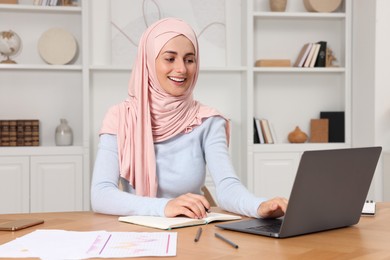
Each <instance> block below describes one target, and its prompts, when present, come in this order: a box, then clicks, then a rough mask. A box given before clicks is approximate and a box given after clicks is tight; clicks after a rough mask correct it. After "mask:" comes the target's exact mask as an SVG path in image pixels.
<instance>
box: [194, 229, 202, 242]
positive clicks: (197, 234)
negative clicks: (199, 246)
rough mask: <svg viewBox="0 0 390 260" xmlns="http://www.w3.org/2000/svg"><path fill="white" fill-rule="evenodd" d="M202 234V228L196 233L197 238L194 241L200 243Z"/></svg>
mask: <svg viewBox="0 0 390 260" xmlns="http://www.w3.org/2000/svg"><path fill="white" fill-rule="evenodd" d="M201 234H202V228H201V227H200V228H199V229H198V232H196V236H195V239H194V241H195V242H198V241H199V239H200V235H201Z"/></svg>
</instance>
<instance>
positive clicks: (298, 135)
mask: <svg viewBox="0 0 390 260" xmlns="http://www.w3.org/2000/svg"><path fill="white" fill-rule="evenodd" d="M288 141H289V142H290V143H304V142H306V141H307V134H306V133H305V132H303V131H302V130H301V129H300V128H299V126H297V127H295V129H294V131H292V132H290V133H289V134H288Z"/></svg>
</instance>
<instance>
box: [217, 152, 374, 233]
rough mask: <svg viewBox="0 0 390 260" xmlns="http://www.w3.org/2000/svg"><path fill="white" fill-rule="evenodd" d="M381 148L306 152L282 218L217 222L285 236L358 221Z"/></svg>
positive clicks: (232, 226)
mask: <svg viewBox="0 0 390 260" xmlns="http://www.w3.org/2000/svg"><path fill="white" fill-rule="evenodd" d="M381 151H382V148H381V147H363V148H345V149H334V150H319V151H305V152H304V153H303V154H302V157H301V160H300V163H299V166H298V170H297V174H296V177H295V180H294V184H293V187H292V190H291V194H290V198H289V203H288V205H287V210H286V213H285V215H284V217H282V218H278V219H249V220H241V221H236V222H229V223H222V224H217V225H216V226H217V227H219V228H223V229H227V230H233V231H239V232H245V233H250V234H256V235H264V236H270V237H276V238H285V237H292V236H297V235H303V234H308V233H314V232H319V231H325V230H330V229H336V228H342V227H347V226H351V225H355V224H357V223H358V222H359V219H360V217H361V213H362V209H363V206H364V203H365V201H366V197H367V194H368V190H369V188H370V184H371V181H372V179H373V176H374V173H375V168H376V166H377V163H378V160H379V157H380V154H381Z"/></svg>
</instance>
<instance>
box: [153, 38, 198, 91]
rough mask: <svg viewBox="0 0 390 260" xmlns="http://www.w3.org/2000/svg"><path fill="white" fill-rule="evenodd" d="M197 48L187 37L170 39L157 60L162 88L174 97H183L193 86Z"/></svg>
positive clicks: (157, 71) (158, 75) (158, 76)
mask: <svg viewBox="0 0 390 260" xmlns="http://www.w3.org/2000/svg"><path fill="white" fill-rule="evenodd" d="M196 62H197V61H196V56H195V48H194V46H193V45H192V42H191V41H190V40H189V39H188V38H187V37H185V36H183V35H179V36H176V37H174V38H172V39H170V40H169V41H168V42H167V43H166V44H165V45H164V47H163V48H162V49H161V51H160V53H159V54H158V56H157V58H156V73H157V78H158V81H159V83H160V85H161V87H162V88H163V89H164V90H165V91H166V92H167V93H168V94H170V95H172V96H181V95H183V94H184V93H185V92H186V91H187V89H188V88H189V87H190V86H191V85H192V82H193V81H194V75H195V72H196V68H197V66H196Z"/></svg>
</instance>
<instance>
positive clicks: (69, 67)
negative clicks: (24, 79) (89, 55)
mask: <svg viewBox="0 0 390 260" xmlns="http://www.w3.org/2000/svg"><path fill="white" fill-rule="evenodd" d="M0 69H8V70H81V69H82V66H81V65H48V64H0Z"/></svg>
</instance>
